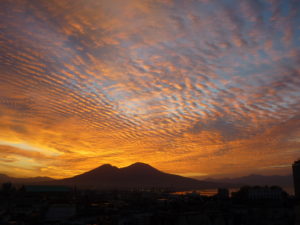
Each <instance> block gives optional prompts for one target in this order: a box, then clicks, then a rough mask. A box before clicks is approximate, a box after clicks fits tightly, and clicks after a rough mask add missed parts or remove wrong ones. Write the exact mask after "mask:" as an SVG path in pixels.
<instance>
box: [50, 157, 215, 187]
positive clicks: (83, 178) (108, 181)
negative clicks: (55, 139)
mask: <svg viewBox="0 0 300 225" xmlns="http://www.w3.org/2000/svg"><path fill="white" fill-rule="evenodd" d="M50 183H52V184H57V185H58V184H59V185H72V186H74V185H76V186H78V187H81V188H94V189H128V188H129V189H130V188H168V189H171V190H191V189H207V188H214V187H216V186H217V184H215V183H213V182H208V181H199V180H196V179H192V178H187V177H182V176H178V175H173V174H168V173H164V172H162V171H159V170H157V169H155V168H153V167H152V166H150V165H147V164H144V163H134V164H132V165H130V166H128V167H123V168H117V167H115V166H112V165H110V164H105V165H102V166H100V167H98V168H96V169H93V170H91V171H88V172H86V173H83V174H80V175H77V176H74V177H71V178H66V179H62V180H58V181H52V182H50Z"/></svg>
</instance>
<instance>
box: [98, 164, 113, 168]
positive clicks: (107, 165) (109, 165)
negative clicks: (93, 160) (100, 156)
mask: <svg viewBox="0 0 300 225" xmlns="http://www.w3.org/2000/svg"><path fill="white" fill-rule="evenodd" d="M114 167H115V166H112V165H111V164H109V163H106V164H103V165H101V166H99V167H98V168H114Z"/></svg>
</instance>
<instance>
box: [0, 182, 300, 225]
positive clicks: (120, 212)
mask: <svg viewBox="0 0 300 225" xmlns="http://www.w3.org/2000/svg"><path fill="white" fill-rule="evenodd" d="M297 207H298V206H297V202H296V201H295V199H294V198H293V197H291V196H289V195H288V194H286V193H285V192H284V191H282V189H281V188H279V187H243V188H241V189H240V191H239V192H236V193H234V194H233V196H232V197H229V195H228V190H227V189H220V190H219V192H218V194H217V195H215V196H213V197H207V196H201V195H199V194H196V193H190V194H185V195H178V194H172V193H168V192H165V191H164V190H161V189H154V188H152V189H147V190H127V191H120V190H119V191H113V190H110V191H104V190H102V191H92V190H78V189H76V188H75V187H74V188H70V187H67V186H22V187H14V186H13V185H12V184H10V183H5V184H3V185H2V188H1V192H0V224H3V225H6V224H7V225H8V224H16V225H19V224H20V225H27V224H32V225H34V224H36V225H46V224H49V225H50V224H65V225H67V224H74V225H75V224H78V225H84V224H86V225H87V224H95V225H152V224H153V225H254V224H255V225H294V224H296V220H297V219H298V218H297V210H299V207H298V208H297Z"/></svg>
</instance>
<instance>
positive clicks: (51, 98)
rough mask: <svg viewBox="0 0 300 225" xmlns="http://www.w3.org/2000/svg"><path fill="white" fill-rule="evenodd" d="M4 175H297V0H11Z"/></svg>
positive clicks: (0, 128)
mask: <svg viewBox="0 0 300 225" xmlns="http://www.w3.org/2000/svg"><path fill="white" fill-rule="evenodd" d="M0 43H1V48H0V173H4V174H8V175H11V176H16V177H32V176H50V177H54V178H63V177H70V176H73V175H76V174H80V173H83V172H85V171H88V170H90V169H93V168H95V167H98V166H100V165H102V164H105V163H110V164H112V165H115V166H118V167H123V166H128V165H130V164H132V163H135V162H144V163H148V164H150V165H152V166H154V167H156V168H158V169H160V170H162V171H165V172H169V173H175V174H180V175H183V176H190V177H235V176H242V175H248V174H253V173H255V174H288V173H291V163H292V162H293V161H295V160H296V159H297V158H299V156H300V1H299V0H244V1H239V0H184V1H183V0H143V1H141V0H125V1H124V0H113V1H112V0H76V1H73V0H53V1H47V0H1V2H0Z"/></svg>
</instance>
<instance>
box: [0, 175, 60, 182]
mask: <svg viewBox="0 0 300 225" xmlns="http://www.w3.org/2000/svg"><path fill="white" fill-rule="evenodd" d="M53 180H54V179H52V178H50V177H29V178H16V177H9V176H7V175H5V174H0V183H7V182H11V183H14V184H37V183H41V182H49V181H53Z"/></svg>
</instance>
